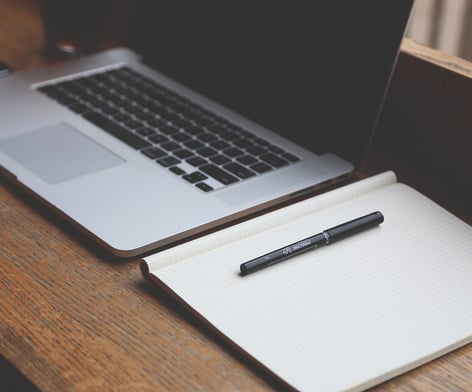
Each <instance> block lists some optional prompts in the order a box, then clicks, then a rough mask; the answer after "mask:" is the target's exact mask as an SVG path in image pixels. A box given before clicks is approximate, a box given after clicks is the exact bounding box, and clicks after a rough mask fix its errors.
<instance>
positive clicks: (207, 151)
mask: <svg viewBox="0 0 472 392" xmlns="http://www.w3.org/2000/svg"><path fill="white" fill-rule="evenodd" d="M195 152H196V153H197V154H198V155H201V156H202V157H205V158H208V157H211V156H212V155H216V154H218V151H216V150H214V149H213V148H210V147H203V148H199V149H198V150H197V151H195Z"/></svg>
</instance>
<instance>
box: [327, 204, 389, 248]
mask: <svg viewBox="0 0 472 392" xmlns="http://www.w3.org/2000/svg"><path fill="white" fill-rule="evenodd" d="M383 221H384V216H383V214H382V213H381V212H380V211H376V212H372V213H371V214H368V215H364V216H362V217H360V218H356V219H353V220H351V221H349V222H346V223H343V224H341V225H339V226H335V227H332V228H331V229H328V230H326V233H327V234H328V236H329V241H330V242H333V241H337V240H340V239H342V238H345V237H349V236H351V235H353V234H356V233H358V232H360V231H363V230H366V229H368V228H370V227H373V226H377V225H379V224H380V223H382V222H383Z"/></svg>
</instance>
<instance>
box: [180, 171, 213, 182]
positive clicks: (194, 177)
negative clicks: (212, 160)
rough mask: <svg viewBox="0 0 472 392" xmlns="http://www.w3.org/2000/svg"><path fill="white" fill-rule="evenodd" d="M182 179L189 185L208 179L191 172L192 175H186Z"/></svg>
mask: <svg viewBox="0 0 472 392" xmlns="http://www.w3.org/2000/svg"><path fill="white" fill-rule="evenodd" d="M182 178H183V179H184V180H186V181H188V182H190V183H191V184H194V183H196V182H200V181H203V180H206V179H207V178H208V177H207V176H205V175H204V174H203V173H200V172H193V173H190V174H186V175H185V176H182Z"/></svg>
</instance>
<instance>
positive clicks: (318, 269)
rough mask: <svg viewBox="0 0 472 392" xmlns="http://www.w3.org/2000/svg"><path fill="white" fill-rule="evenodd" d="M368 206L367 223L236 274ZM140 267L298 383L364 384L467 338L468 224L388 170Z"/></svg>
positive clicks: (470, 303)
mask: <svg viewBox="0 0 472 392" xmlns="http://www.w3.org/2000/svg"><path fill="white" fill-rule="evenodd" d="M373 211H380V212H381V213H382V214H383V215H384V222H383V223H381V224H379V225H378V226H375V227H372V228H370V229H367V230H365V231H362V232H360V233H357V234H355V235H352V236H350V237H347V238H344V239H342V240H339V241H338V242H336V243H333V244H330V245H328V246H324V247H321V248H318V249H314V250H311V251H307V252H305V253H302V254H300V255H298V256H296V257H294V258H291V259H287V260H285V261H282V262H280V263H278V264H274V265H272V266H269V267H267V268H265V269H263V270H260V271H256V272H254V273H252V274H250V275H246V276H243V275H241V274H240V264H241V263H243V262H246V261H248V260H251V259H254V258H255V257H258V256H261V255H263V254H266V253H268V252H270V251H272V250H275V249H278V248H280V247H282V246H284V245H287V244H290V243H294V242H296V241H298V240H301V239H303V238H307V237H309V236H311V235H314V234H316V233H318V232H322V231H323V230H325V229H327V228H330V227H333V226H336V225H338V224H340V223H343V222H345V221H349V220H351V219H354V218H357V217H359V216H363V215H366V214H368V213H370V212H373ZM142 271H143V274H144V276H145V277H146V278H148V279H149V280H150V281H151V282H152V283H155V284H157V285H159V287H161V288H162V289H163V290H165V291H166V292H167V293H170V294H171V295H172V296H173V297H174V298H176V299H177V300H178V301H179V302H180V303H182V304H183V305H184V306H185V307H187V308H188V309H189V310H190V311H191V312H193V313H194V314H195V315H197V316H198V317H199V318H200V319H201V320H203V321H204V322H205V323H206V324H208V325H210V326H211V327H212V328H213V329H214V330H215V331H217V332H218V334H219V335H222V336H223V337H225V338H226V340H227V341H228V342H230V343H231V344H232V345H234V346H236V347H237V348H238V349H239V350H241V351H242V352H243V353H245V354H246V356H248V357H250V358H252V359H253V360H254V361H256V362H258V363H259V365H260V366H262V367H264V368H265V369H267V370H269V371H270V372H271V373H272V374H273V375H274V377H276V378H277V379H279V380H280V381H282V382H283V383H285V384H287V385H288V386H290V387H292V388H294V389H296V390H300V391H326V392H327V391H361V390H365V389H367V388H370V387H372V386H375V385H377V384H380V383H382V382H383V381H386V380H388V379H390V378H393V377H395V376H397V375H399V374H402V373H404V372H406V371H408V370H410V369H413V368H415V367H417V366H420V365H421V364H423V363H426V362H428V361H430V360H432V359H434V358H437V357H439V356H441V355H443V354H445V353H447V352H449V351H452V350H454V349H456V348H458V347H460V346H462V345H465V344H467V343H469V342H471V341H472V285H471V284H470V282H471V281H472V227H471V226H469V225H467V224H466V223H465V222H463V221H461V220H460V219H458V218H457V217H455V216H454V215H452V214H451V213H449V212H448V211H446V210H445V209H443V208H442V207H440V206H439V205H437V204H436V203H434V202H433V201H432V200H431V199H428V198H427V197H425V196H424V195H422V194H421V193H419V192H417V191H416V190H414V189H413V188H411V187H409V186H407V185H405V184H402V183H399V182H397V180H396V176H395V174H394V173H393V172H385V173H381V174H379V175H376V176H372V177H370V178H367V179H364V180H361V181H359V182H355V183H352V184H350V185H346V186H344V187H340V188H337V189H335V190H332V191H329V192H325V193H324V194H322V195H319V196H315V197H313V198H310V199H307V200H305V201H302V202H299V203H296V204H293V205H291V206H288V207H284V208H282V209H279V210H277V211H274V212H271V213H269V214H266V215H263V216H260V217H257V218H254V219H251V220H248V221H246V222H243V223H240V224H238V225H235V226H232V227H230V228H227V229H225V230H222V231H219V232H216V233H212V234H209V235H207V236H204V237H201V238H199V239H196V240H193V241H190V242H187V243H185V244H182V245H179V246H177V247H174V248H172V249H169V250H165V251H163V252H160V253H157V254H154V255H152V256H148V257H146V258H144V260H143V261H142ZM250 363H252V362H250Z"/></svg>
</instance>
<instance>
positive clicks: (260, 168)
mask: <svg viewBox="0 0 472 392" xmlns="http://www.w3.org/2000/svg"><path fill="white" fill-rule="evenodd" d="M250 168H251V169H252V170H254V171H255V172H257V173H259V174H262V173H266V172H269V171H271V170H272V167H271V166H269V165H267V164H266V163H264V162H258V163H255V164H254V165H251V166H250Z"/></svg>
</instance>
